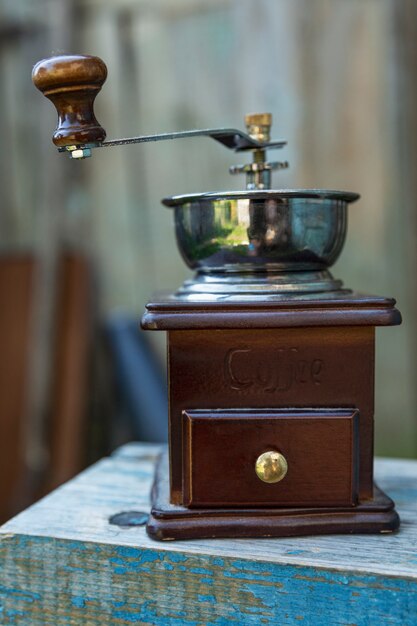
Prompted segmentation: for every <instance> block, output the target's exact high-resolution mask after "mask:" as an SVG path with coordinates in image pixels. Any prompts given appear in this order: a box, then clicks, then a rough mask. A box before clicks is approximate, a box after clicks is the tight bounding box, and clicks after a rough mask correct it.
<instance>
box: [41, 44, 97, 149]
mask: <svg viewBox="0 0 417 626" xmlns="http://www.w3.org/2000/svg"><path fill="white" fill-rule="evenodd" d="M106 77H107V67H106V65H105V64H104V62H103V61H102V60H101V59H99V58H98V57H93V56H81V55H71V56H69V55H65V56H57V57H51V58H50V59H44V60H43V61H39V63H37V64H36V65H35V67H34V68H33V71H32V80H33V83H34V85H35V86H36V87H37V88H38V89H39V90H40V91H41V92H42V93H43V94H44V96H46V97H47V98H49V100H51V102H53V104H54V105H55V107H56V110H57V112H58V126H57V128H56V130H55V132H54V134H53V138H52V140H53V142H54V144H55V145H56V146H71V145H80V144H86V143H100V142H102V141H104V139H105V137H106V131H105V130H104V128H102V127H101V126H100V124H99V123H98V121H97V120H96V117H95V115H94V108H93V105H94V100H95V97H96V95H97V94H98V92H99V91H100V89H101V87H102V85H103V83H104V81H105V80H106Z"/></svg>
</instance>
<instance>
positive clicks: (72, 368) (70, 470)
mask: <svg viewBox="0 0 417 626" xmlns="http://www.w3.org/2000/svg"><path fill="white" fill-rule="evenodd" d="M57 282H58V288H57V297H58V303H57V321H56V332H55V358H54V368H53V375H52V377H53V391H52V403H51V419H50V463H49V468H48V479H47V485H46V489H47V491H50V490H51V489H53V488H55V487H57V486H58V485H60V484H62V483H63V482H65V481H66V480H68V479H69V478H72V477H73V476H75V474H77V472H79V471H80V470H81V469H83V468H84V467H85V465H86V462H85V457H86V451H85V445H84V444H83V442H84V441H85V426H86V425H85V419H86V410H87V395H88V393H87V388H88V381H89V349H90V341H91V335H92V321H93V319H92V296H91V288H92V284H91V276H90V267H89V263H88V260H87V259H86V257H85V256H83V255H82V254H75V253H72V254H71V253H66V254H63V255H62V256H61V258H60V262H59V270H58V280H57Z"/></svg>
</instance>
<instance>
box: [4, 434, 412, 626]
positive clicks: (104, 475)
mask: <svg viewBox="0 0 417 626" xmlns="http://www.w3.org/2000/svg"><path fill="white" fill-rule="evenodd" d="M158 450H159V448H158V447H157V446H149V445H139V444H136V445H135V444H131V445H129V446H128V447H124V448H123V449H122V450H121V451H119V452H118V454H116V455H115V456H113V457H112V458H108V459H103V460H102V461H100V462H99V463H98V464H96V465H95V466H93V467H91V468H89V469H88V470H87V471H85V472H84V473H83V474H81V475H79V476H78V477H77V478H75V479H74V480H72V481H70V482H69V483H68V484H66V485H64V486H63V487H61V488H59V489H58V490H56V491H55V492H53V493H52V494H50V495H49V496H47V497H46V498H44V499H43V500H42V501H40V502H39V503H37V504H35V505H34V506H32V507H31V508H30V509H28V510H27V511H25V512H23V513H21V514H20V515H19V516H17V517H16V518H15V519H14V520H11V521H10V522H8V523H7V524H6V525H5V526H3V527H2V529H1V530H0V536H1V539H2V541H1V552H0V555H1V556H0V564H1V571H2V575H1V583H0V585H1V586H0V597H1V598H2V605H1V607H2V608H1V610H2V623H4V624H30V625H31V626H32V625H33V626H36V625H40V624H42V625H48V624H51V625H52V624H54V625H57V624H58V625H59V624H68V623H69V624H89V625H94V624H131V623H137V624H156V625H159V624H161V625H162V624H164V625H165V624H173V625H177V624H178V625H180V624H181V625H186V624H195V625H197V624H199V625H200V624H201V625H216V626H222V625H226V624H245V625H246V624H247V625H252V624H256V625H258V624H275V623H280V624H300V623H305V624H314V626H321V625H322V624H323V625H324V624H326V625H327V624H340V625H346V626H347V625H348V624H356V625H358V626H365V625H366V626H372V625H375V626H376V625H377V624H378V625H379V624H384V625H385V624H389V625H392V624H398V625H400V624H401V626H411V625H412V624H415V618H416V615H417V566H416V563H417V558H416V554H417V522H416V519H417V515H416V513H417V487H416V485H417V480H416V479H417V463H416V462H412V461H395V460H379V461H377V463H376V475H377V478H378V480H379V483H380V485H381V487H382V488H383V489H386V490H387V491H388V493H389V494H390V495H391V496H392V497H393V498H394V499H395V500H396V502H397V505H398V509H399V512H400V515H401V517H402V521H403V524H402V527H401V531H400V532H399V533H398V534H396V535H386V536H341V537H336V536H327V537H326V536H324V537H305V538H297V539H281V540H268V539H266V540H256V541H248V540H240V541H239V540H234V541H232V540H227V541H226V540H216V541H214V540H205V541H190V542H176V543H169V544H160V543H154V542H152V541H151V540H150V539H149V538H148V537H147V536H146V533H145V530H144V528H143V527H131V528H121V527H118V526H115V525H111V524H109V517H111V516H112V515H114V514H116V513H119V512H121V511H128V510H136V511H140V510H148V508H149V499H148V496H149V489H150V486H151V482H152V474H153V464H154V461H155V457H156V455H157V453H158Z"/></svg>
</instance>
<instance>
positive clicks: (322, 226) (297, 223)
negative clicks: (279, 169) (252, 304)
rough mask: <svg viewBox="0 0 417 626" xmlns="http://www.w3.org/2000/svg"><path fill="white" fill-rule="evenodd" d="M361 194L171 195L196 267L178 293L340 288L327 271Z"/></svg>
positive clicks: (186, 255)
mask: <svg viewBox="0 0 417 626" xmlns="http://www.w3.org/2000/svg"><path fill="white" fill-rule="evenodd" d="M358 198H359V195H358V194H356V193H349V192H343V191H328V190H321V189H305V190H303V189H302V190H293V189H285V190H251V191H248V190H246V191H231V192H220V193H216V192H213V193H203V194H196V195H183V196H174V197H171V198H166V199H164V200H163V204H165V205H166V206H168V207H172V208H173V209H174V215H175V232H176V238H177V244H178V248H179V250H180V253H181V255H182V257H183V259H184V261H185V263H186V264H187V265H188V266H189V267H190V268H192V269H195V270H197V276H196V277H195V279H194V280H192V281H187V282H186V283H184V285H183V286H182V288H181V289H180V290H179V292H178V294H179V295H190V296H191V295H192V294H200V293H205V294H210V293H211V294H213V295H214V294H218V295H221V294H225V295H226V294H229V295H233V294H234V293H235V294H240V295H243V294H248V295H250V294H256V293H259V294H262V295H267V294H289V293H291V294H296V293H313V292H323V291H335V290H339V289H340V288H341V285H342V283H341V282H340V281H337V280H334V279H333V277H332V276H331V274H330V273H329V272H328V271H327V268H328V267H330V266H331V265H332V264H333V263H334V262H335V261H336V259H337V258H338V257H339V255H340V252H341V251H342V248H343V244H344V241H345V236H346V229H347V205H348V204H349V203H351V202H354V201H355V200H357V199H358Z"/></svg>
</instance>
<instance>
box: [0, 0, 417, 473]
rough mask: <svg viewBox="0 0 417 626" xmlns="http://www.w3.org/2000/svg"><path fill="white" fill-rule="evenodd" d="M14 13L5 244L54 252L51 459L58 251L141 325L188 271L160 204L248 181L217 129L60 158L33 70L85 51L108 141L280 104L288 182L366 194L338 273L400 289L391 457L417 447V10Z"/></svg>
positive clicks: (44, 384)
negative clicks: (103, 76)
mask: <svg viewBox="0 0 417 626" xmlns="http://www.w3.org/2000/svg"><path fill="white" fill-rule="evenodd" d="M0 20H1V26H0V28H1V44H0V46H1V47H0V79H1V81H2V85H3V89H2V91H1V92H0V110H1V115H0V132H1V137H2V150H1V153H0V186H1V187H0V188H1V190H2V210H1V213H0V223H1V229H0V245H1V248H2V249H3V250H4V251H13V252H15V251H16V250H30V251H31V252H33V253H34V254H35V256H36V257H37V258H38V260H39V269H38V273H37V280H36V295H35V300H36V306H35V308H34V310H35V315H34V319H33V333H32V335H33V339H32V351H31V355H32V358H31V363H30V368H29V378H28V381H29V383H28V390H29V391H28V411H27V416H26V419H27V424H28V428H27V433H28V437H27V438H28V440H30V442H31V445H30V446H29V448H30V450H31V454H30V455H29V457H28V458H33V459H34V461H33V462H34V464H35V466H36V465H37V464H39V463H40V459H42V458H43V453H44V452H43V451H44V415H45V402H46V398H47V397H48V394H49V393H50V363H51V358H50V357H51V349H52V348H51V336H52V328H53V324H52V321H53V318H54V306H55V305H54V302H55V299H54V294H55V280H54V277H55V271H56V267H57V263H56V260H57V256H58V254H59V251H60V250H62V249H63V248H70V249H72V250H78V251H80V250H82V251H85V252H86V253H87V254H88V255H89V257H90V258H91V259H92V261H93V263H94V267H95V271H96V275H97V276H98V280H99V285H98V287H99V288H98V294H99V302H98V305H99V307H98V308H99V311H100V314H101V316H105V315H106V314H107V313H108V312H109V311H111V310H114V309H115V308H123V309H126V310H128V311H130V312H132V314H134V315H136V316H137V317H138V318H139V317H140V314H141V311H142V310H143V306H144V304H145V302H146V300H147V298H148V297H149V295H150V293H151V292H152V291H154V290H156V289H161V288H172V287H176V286H178V285H179V284H180V283H181V282H182V280H183V279H184V278H185V277H186V276H187V270H186V268H185V267H184V265H183V263H182V261H181V259H180V257H179V254H178V252H177V250H176V245H175V242H174V237H173V228H172V216H171V215H170V212H169V211H168V210H167V209H165V208H162V207H161V206H160V199H161V198H162V197H163V196H165V195H171V194H175V193H186V192H191V191H204V190H215V189H227V188H234V187H241V186H243V181H237V180H236V179H233V178H230V177H229V175H228V173H227V169H228V165H229V164H231V163H233V162H234V161H235V159H234V156H233V155H232V154H229V153H227V152H226V151H225V150H224V149H223V148H221V147H220V146H219V145H216V144H215V143H214V142H210V141H208V140H207V141H205V140H204V139H195V140H188V141H182V142H173V143H167V144H154V145H152V144H150V145H145V146H135V147H132V146H131V147H126V148H114V149H111V150H105V151H97V152H96V153H95V154H94V156H93V158H92V159H90V160H89V161H86V162H84V163H72V162H70V161H69V160H67V159H65V158H64V157H59V156H58V155H57V154H56V152H55V150H54V149H53V147H52V144H51V143H50V136H51V133H52V130H53V127H54V123H55V113H54V111H53V108H52V106H51V105H50V104H48V103H47V102H46V101H45V100H43V99H42V98H41V96H40V94H38V93H37V92H36V91H35V90H34V88H33V87H32V85H31V83H30V69H31V66H32V65H33V64H34V63H35V62H36V61H37V60H38V59H40V58H42V57H45V56H50V55H51V54H55V53H63V52H71V51H77V52H82V53H90V54H97V55H99V56H101V57H102V58H103V59H104V60H105V62H106V63H107V65H108V68H109V78H108V80H107V83H106V85H105V87H104V88H103V92H102V94H101V95H100V97H99V100H98V103H97V107H96V110H97V117H98V119H99V120H100V121H101V123H102V124H103V126H104V127H105V128H106V129H107V132H108V137H118V136H128V135H133V134H139V133H151V132H157V131H169V130H180V129H187V128H194V127H201V128H204V127H214V126H242V124H243V116H244V114H245V113H246V112H249V111H256V110H260V111H264V110H267V111H271V112H272V113H273V116H274V135H275V136H278V137H281V136H285V137H286V138H287V139H288V140H289V147H288V150H287V151H286V157H287V158H288V159H289V161H290V164H291V169H290V170H289V171H287V172H284V173H280V174H277V175H276V178H275V183H276V186H280V187H287V186H288V187H295V186H296V187H327V188H336V189H338V188H340V189H347V190H353V191H358V192H360V193H361V194H362V200H361V201H360V203H359V204H357V205H354V206H353V207H352V209H351V213H350V227H349V233H348V239H347V243H346V248H345V252H344V254H343V255H342V258H341V260H340V261H339V262H338V264H337V266H336V267H335V269H334V274H336V275H337V276H338V277H341V278H343V279H344V281H345V283H346V284H347V285H348V286H349V287H353V288H355V289H357V290H362V291H367V292H374V293H378V294H381V295H393V296H395V297H397V299H398V302H399V307H400V309H401V310H402V312H403V314H404V324H403V326H402V327H401V328H399V329H385V330H383V331H380V332H379V333H378V349H377V386H376V394H377V395H376V397H377V403H376V406H377V411H376V419H377V423H376V433H377V451H378V452H380V453H384V454H389V455H415V454H416V453H417V420H416V384H415V377H416V363H415V344H416V338H417V322H416V320H417V317H416V295H415V284H414V283H415V269H416V245H415V241H416V216H417V207H416V203H417V200H416V193H415V191H416V190H415V186H416V182H415V180H416V174H415V169H416V165H417V155H416V148H415V146H416V139H417V128H416V125H417V113H416V111H417V108H416V106H415V104H416V102H415V100H416V94H417V85H416V82H417V65H416V61H417V56H416V54H415V52H416V51H415V47H416V44H415V41H416V36H415V35H416V33H415V32H414V31H415V30H416V26H415V24H416V23H417V6H416V5H415V3H414V4H413V2H412V1H411V0H403V1H402V2H398V0H397V1H396V0H361V1H359V0H332V1H331V0H176V1H175V2H172V1H170V0H78V1H75V0H74V1H71V0H61V2H59V3H57V2H55V1H54V0H37V1H34V0H20V2H19V3H16V2H13V1H12V0H9V1H6V0H2V1H0ZM237 160H238V161H239V158H238V159H237ZM154 341H159V342H160V346H161V345H162V338H160V337H154ZM161 354H162V348H161Z"/></svg>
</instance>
